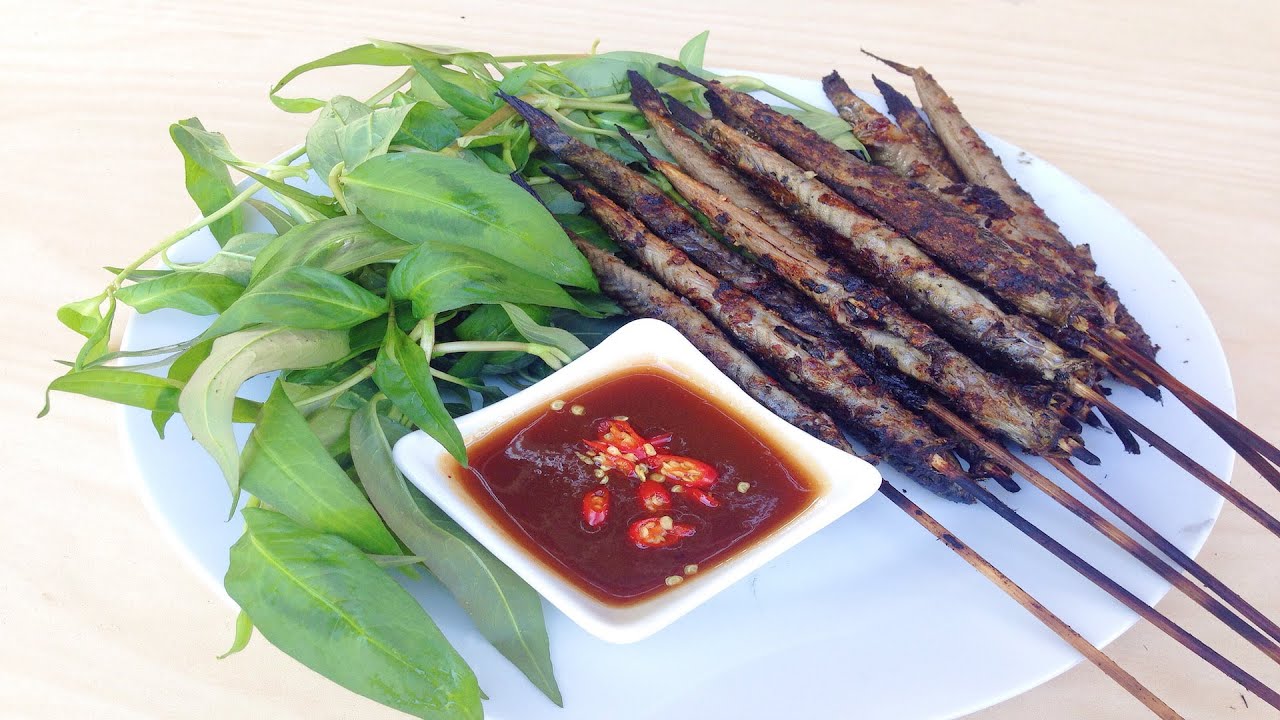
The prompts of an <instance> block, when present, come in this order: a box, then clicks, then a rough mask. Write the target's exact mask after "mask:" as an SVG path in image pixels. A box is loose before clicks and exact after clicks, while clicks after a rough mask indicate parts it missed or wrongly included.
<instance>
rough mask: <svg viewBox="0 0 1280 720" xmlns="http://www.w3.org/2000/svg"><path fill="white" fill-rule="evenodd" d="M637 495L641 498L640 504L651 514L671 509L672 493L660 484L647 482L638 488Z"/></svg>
mask: <svg viewBox="0 0 1280 720" xmlns="http://www.w3.org/2000/svg"><path fill="white" fill-rule="evenodd" d="M636 495H637V496H639V498H640V504H641V505H644V509H645V510H648V511H649V512H653V513H656V512H662V511H663V510H666V509H667V508H669V507H671V493H669V492H667V489H666V488H664V487H662V485H661V484H660V483H656V482H654V481H652V480H645V481H644V482H642V483H640V485H639V487H637V488H636Z"/></svg>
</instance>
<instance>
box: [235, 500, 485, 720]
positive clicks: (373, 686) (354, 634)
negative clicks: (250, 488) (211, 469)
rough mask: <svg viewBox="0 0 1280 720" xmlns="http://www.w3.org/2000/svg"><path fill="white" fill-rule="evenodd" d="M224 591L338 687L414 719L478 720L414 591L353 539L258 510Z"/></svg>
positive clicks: (468, 678) (456, 660)
mask: <svg viewBox="0 0 1280 720" xmlns="http://www.w3.org/2000/svg"><path fill="white" fill-rule="evenodd" d="M243 515H244V522H245V534H244V536H243V537H241V538H240V540H239V541H237V542H236V544H235V545H233V546H232V548H231V566H230V567H229V568H228V569H227V576H226V579H225V586H226V589H227V594H228V595H230V596H231V598H232V599H233V600H235V601H236V603H237V604H239V605H240V607H241V608H242V609H244V611H245V612H246V613H247V614H248V615H249V617H250V619H251V620H252V621H253V624H254V625H255V626H256V627H257V628H258V631H259V632H261V633H262V636H263V637H265V638H266V639H267V641H268V642H270V643H271V644H272V645H275V646H276V647H278V648H280V649H281V650H283V651H284V652H285V653H287V654H288V655H290V656H291V657H293V658H294V659H296V660H298V661H299V662H301V663H302V664H303V665H306V666H307V667H309V668H311V669H312V670H315V671H316V672H318V673H320V674H321V675H324V676H325V677H327V678H329V679H330V680H333V681H334V682H336V683H338V684H339V685H342V686H343V687H345V688H347V689H349V690H351V691H353V692H357V693H359V694H361V695H364V696H366V697H369V698H372V699H373V700H376V701H378V702H380V703H383V704H384V705H388V706H390V707H393V708H396V709H398V710H402V711H404V712H406V713H409V714H411V715H414V716H416V717H420V718H432V719H433V720H480V718H481V716H482V715H483V710H482V709H481V706H480V690H479V686H478V685H477V683H476V678H475V675H474V674H473V673H472V672H471V668H469V667H467V664H466V662H465V661H464V660H463V659H462V657H461V656H459V655H458V653H457V651H455V650H454V649H453V647H452V646H451V645H449V641H448V640H447V639H446V638H445V637H444V635H443V634H442V633H441V632H440V629H439V628H437V627H436V624H435V623H434V622H432V621H431V618H430V617H428V616H427V614H426V613H425V612H424V611H423V610H422V607H421V606H420V605H418V603H417V601H416V600H414V599H413V596H411V595H409V593H408V592H406V591H405V589H404V588H402V587H401V586H400V585H399V584H398V583H397V582H396V581H395V580H393V579H391V577H390V576H389V575H387V573H386V571H384V570H382V569H381V568H379V567H378V566H377V564H376V563H374V562H373V561H372V560H370V559H368V558H367V557H365V555H364V553H362V552H360V550H359V549H358V548H356V547H355V546H354V545H352V544H351V543H349V542H347V541H346V540H343V539H342V538H339V537H335V536H332V535H324V534H321V533H317V532H315V531H313V530H307V529H305V528H302V527H300V526H299V525H298V524H297V523H295V522H293V521H292V520H290V519H289V518H288V517H286V516H284V515H282V514H280V513H276V512H271V511H269V510H262V509H256V508H246V509H245V510H244V512H243Z"/></svg>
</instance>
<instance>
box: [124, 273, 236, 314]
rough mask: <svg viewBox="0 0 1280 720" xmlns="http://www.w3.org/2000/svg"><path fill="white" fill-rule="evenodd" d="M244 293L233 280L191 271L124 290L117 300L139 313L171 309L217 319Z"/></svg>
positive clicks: (146, 281) (138, 284)
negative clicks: (217, 316) (216, 317)
mask: <svg viewBox="0 0 1280 720" xmlns="http://www.w3.org/2000/svg"><path fill="white" fill-rule="evenodd" d="M242 292H244V286H242V285H240V284H239V283H237V282H236V281H234V280H232V279H231V278H228V277H224V276H222V275H216V274H214V273H208V272H197V271H193V270H188V271H181V272H175V273H171V274H169V275H165V276H164V277H158V278H155V279H152V280H144V281H142V282H140V283H137V284H136V285H128V286H126V287H122V288H120V289H119V290H117V291H116V298H118V299H119V300H120V302H122V303H124V304H126V305H129V306H132V307H133V309H135V310H137V311H138V312H140V313H149V312H153V311H155V310H160V309H163V308H171V309H174V310H182V311H183V312H188V313H191V314H192V315H217V314H218V313H220V312H222V311H224V310H226V309H227V308H229V307H231V304H232V303H234V302H235V301H236V298H238V297H240V293H242Z"/></svg>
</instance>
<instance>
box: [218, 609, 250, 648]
mask: <svg viewBox="0 0 1280 720" xmlns="http://www.w3.org/2000/svg"><path fill="white" fill-rule="evenodd" d="M252 638H253V621H252V620H250V619H249V613H247V612H245V611H244V610H241V611H240V612H239V613H236V637H235V639H234V640H232V641H231V647H229V648H227V651H226V652H224V653H222V654H221V655H219V656H218V659H219V660H225V659H227V658H229V657H231V656H232V655H235V654H236V653H238V652H240V651H241V650H244V649H245V648H247V647H249V640H251V639H252Z"/></svg>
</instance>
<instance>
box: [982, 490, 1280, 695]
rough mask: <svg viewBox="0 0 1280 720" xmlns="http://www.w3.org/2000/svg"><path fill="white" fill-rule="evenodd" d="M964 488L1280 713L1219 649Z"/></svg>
mask: <svg viewBox="0 0 1280 720" xmlns="http://www.w3.org/2000/svg"><path fill="white" fill-rule="evenodd" d="M960 483H961V485H962V486H963V487H964V488H965V489H966V490H968V491H969V492H970V494H972V495H973V496H974V497H975V498H977V499H978V502H980V503H982V504H983V505H986V506H987V507H988V508H990V509H991V510H992V511H993V512H995V514H997V515H999V516H1000V517H1001V518H1003V519H1004V520H1005V521H1007V522H1008V523H1009V524H1010V525H1013V526H1014V527H1015V528H1017V529H1018V530H1019V531H1020V532H1021V533H1022V534H1024V535H1026V536H1027V537H1029V538H1031V539H1032V540H1033V541H1035V543H1036V544H1037V545H1039V546H1040V547H1042V548H1044V549H1045V550H1048V551H1049V552H1050V554H1052V555H1053V556H1054V557H1056V558H1058V559H1059V560H1061V561H1062V562H1064V563H1066V564H1067V565H1068V566H1069V567H1071V569H1073V570H1075V571H1076V572H1078V573H1080V574H1081V575H1083V576H1085V577H1086V578H1088V579H1089V580H1090V581H1091V582H1093V584H1095V585H1097V586H1098V587H1100V588H1102V589H1103V590H1105V591H1106V592H1107V594H1108V595H1110V596H1111V597H1113V598H1115V599H1116V600H1118V601H1120V603H1121V604H1123V605H1124V606H1125V607H1127V608H1129V609H1130V610H1132V611H1134V612H1136V613H1137V614H1138V615H1139V616H1141V617H1142V618H1143V619H1145V620H1147V621H1148V622H1150V623H1151V624H1152V625H1155V626H1156V627H1157V628H1159V629H1160V630H1161V631H1162V632H1164V633H1165V634H1166V635H1168V636H1169V637H1171V638H1173V639H1174V640H1176V641H1178V643H1179V644H1181V645H1182V646H1183V647H1185V648H1187V649H1188V650H1191V651H1192V652H1194V653H1195V654H1196V655H1199V656H1200V658H1201V659H1203V660H1204V661H1205V662H1207V663H1209V664H1210V665H1212V666H1213V667H1214V668H1216V669H1217V670H1218V671H1220V672H1222V673H1223V674H1224V675H1226V676H1227V677H1229V678H1231V679H1232V680H1235V681H1236V682H1237V683H1239V684H1240V685H1241V686H1242V687H1243V688H1245V689H1246V690H1248V691H1249V692H1251V693H1253V694H1255V695H1257V696H1258V697H1259V698H1261V699H1262V700H1263V701H1264V702H1266V703H1267V704H1268V705H1270V706H1272V707H1274V708H1276V709H1277V710H1280V693H1278V692H1276V691H1275V690H1272V689H1271V688H1270V687H1268V686H1266V685H1264V684H1263V683H1262V681H1260V680H1258V679H1257V678H1256V677H1254V676H1253V675H1250V674H1249V673H1248V672H1247V671H1245V670H1244V669H1243V668H1241V667H1240V666H1239V665H1236V664H1235V663H1233V662H1231V661H1230V660H1228V659H1227V658H1225V657H1223V656H1222V655H1221V654H1219V653H1218V652H1217V651H1216V650H1214V649H1213V648H1211V647H1209V646H1208V645H1206V644H1205V643H1204V642H1203V641H1201V640H1200V639H1199V638H1197V637H1195V636H1194V635H1192V634H1191V633H1189V632H1187V631H1186V630H1185V629H1184V628H1183V627H1182V626H1180V625H1178V624H1177V623H1175V622H1173V621H1172V620H1170V619H1169V618H1168V617H1166V616H1165V615H1164V614H1162V613H1161V612H1160V611H1158V610H1156V609H1155V608H1153V607H1151V606H1150V605H1148V604H1147V603H1145V602H1143V601H1142V599H1141V598H1139V597H1138V596H1136V595H1134V594H1133V593H1131V592H1129V591H1128V590H1126V589H1125V588H1124V587H1123V586H1121V585H1120V584H1119V583H1117V582H1116V581H1114V580H1112V579H1111V578H1109V577H1107V576H1106V575H1105V574H1103V573H1102V571H1100V570H1098V569H1097V568H1096V567H1094V566H1093V565H1091V564H1089V563H1088V562H1087V561H1086V560H1085V559H1084V558H1082V557H1080V556H1079V555H1076V554H1075V553H1074V552H1072V551H1071V550H1070V549H1068V548H1067V547H1066V546H1064V545H1063V544H1062V543H1060V542H1058V541H1057V540H1054V539H1053V537H1051V536H1050V535H1049V534H1048V533H1046V532H1044V531H1043V530H1041V529H1040V528H1038V527H1036V525H1035V524H1033V523H1032V522H1030V521H1029V520H1027V519H1026V518H1024V517H1022V516H1021V515H1019V514H1018V513H1017V512H1016V511H1015V510H1014V509H1013V508H1011V507H1009V506H1008V505H1005V504H1004V502H1002V501H1001V500H1000V499H999V498H997V497H996V496H995V495H992V494H991V493H990V492H989V491H988V490H987V489H986V488H984V487H982V486H981V485H979V484H978V483H977V482H975V481H973V480H971V479H968V478H962V479H961V480H960Z"/></svg>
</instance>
